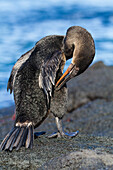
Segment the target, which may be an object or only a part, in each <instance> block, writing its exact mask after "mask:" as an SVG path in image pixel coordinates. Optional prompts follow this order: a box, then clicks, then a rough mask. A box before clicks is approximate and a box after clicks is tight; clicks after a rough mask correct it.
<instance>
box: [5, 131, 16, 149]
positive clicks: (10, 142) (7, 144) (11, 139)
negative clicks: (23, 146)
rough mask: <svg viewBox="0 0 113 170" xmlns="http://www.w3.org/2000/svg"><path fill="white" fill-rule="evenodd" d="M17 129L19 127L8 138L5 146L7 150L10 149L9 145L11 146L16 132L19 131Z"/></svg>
mask: <svg viewBox="0 0 113 170" xmlns="http://www.w3.org/2000/svg"><path fill="white" fill-rule="evenodd" d="M17 131H18V129H16V130H14V132H13V133H12V135H11V136H10V137H9V139H8V141H7V143H6V145H5V148H4V149H5V150H7V149H9V147H10V146H11V144H12V142H13V140H14V138H15V134H16V133H17Z"/></svg>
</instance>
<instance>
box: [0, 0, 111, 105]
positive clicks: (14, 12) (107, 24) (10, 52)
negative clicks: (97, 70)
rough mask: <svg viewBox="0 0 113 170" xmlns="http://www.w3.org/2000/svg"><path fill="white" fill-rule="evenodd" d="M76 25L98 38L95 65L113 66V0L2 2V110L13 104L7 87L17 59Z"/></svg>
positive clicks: (0, 7) (0, 102)
mask: <svg viewBox="0 0 113 170" xmlns="http://www.w3.org/2000/svg"><path fill="white" fill-rule="evenodd" d="M72 25H79V26H82V27H84V28H86V29H87V30H88V31H89V32H90V33H91V34H92V36H93V37H94V40H95V45H96V56H95V60H94V62H96V61H99V60H102V61H103V62H104V63H105V64H107V65H113V1H112V0H107V1H105V0H103V1H102V0H99V1H98V0H93V1H90V0H85V1H84V0H81V1H80V2H77V1H76V0H55V1H54V0H44V1H38V0H33V1H31V0H24V1H23V0H17V1H15V0H11V1H9V0H0V108H2V107H8V106H10V105H12V104H13V96H12V95H9V93H7V91H6V87H7V81H8V77H9V75H10V72H11V69H12V67H13V65H14V63H15V62H16V60H17V59H18V58H19V57H20V56H21V55H22V54H23V53H25V52H26V51H27V50H29V49H30V48H32V47H33V46H34V45H35V42H36V41H38V40H39V39H40V38H42V37H44V36H46V35H51V34H59V35H64V34H65V33H66V30H67V28H68V27H70V26H72ZM68 65H69V62H68V63H67V65H66V67H67V66H68ZM65 69H66V68H65Z"/></svg>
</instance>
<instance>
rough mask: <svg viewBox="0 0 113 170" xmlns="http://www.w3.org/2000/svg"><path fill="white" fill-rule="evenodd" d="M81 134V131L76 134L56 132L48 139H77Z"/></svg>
mask: <svg viewBox="0 0 113 170" xmlns="http://www.w3.org/2000/svg"><path fill="white" fill-rule="evenodd" d="M78 133H79V131H76V132H71V133H67V132H63V131H62V133H60V132H54V133H53V134H51V135H49V136H48V138H67V137H70V138H72V137H75V136H77V135H78Z"/></svg>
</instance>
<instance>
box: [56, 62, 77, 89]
mask: <svg viewBox="0 0 113 170" xmlns="http://www.w3.org/2000/svg"><path fill="white" fill-rule="evenodd" d="M78 72H79V68H78V67H76V66H75V64H72V63H71V64H70V65H69V67H68V69H67V70H66V72H65V73H64V74H63V75H62V76H61V78H60V79H59V80H58V81H57V83H56V85H55V87H56V88H57V90H60V89H61V88H62V87H63V85H64V84H65V83H66V82H68V81H69V80H70V79H72V78H73V77H75V76H77V74H78Z"/></svg>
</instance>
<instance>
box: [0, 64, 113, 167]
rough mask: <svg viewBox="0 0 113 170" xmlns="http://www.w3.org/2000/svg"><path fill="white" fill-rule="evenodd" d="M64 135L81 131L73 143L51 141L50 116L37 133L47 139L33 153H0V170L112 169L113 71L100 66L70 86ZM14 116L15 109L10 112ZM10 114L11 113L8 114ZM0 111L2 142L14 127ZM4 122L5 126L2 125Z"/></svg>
mask: <svg viewBox="0 0 113 170" xmlns="http://www.w3.org/2000/svg"><path fill="white" fill-rule="evenodd" d="M68 88H69V102H68V114H66V115H65V117H64V119H63V124H64V126H65V131H75V130H79V132H80V133H79V135H78V136H77V137H76V138H72V139H48V138H47V135H48V134H50V133H52V132H54V131H56V126H55V123H54V118H53V117H52V116H51V115H50V116H49V117H48V118H47V119H46V120H45V121H44V123H42V124H41V126H40V127H39V128H38V129H36V130H37V131H42V130H44V131H45V129H46V132H47V133H46V135H44V136H41V137H40V138H38V139H36V140H35V141H34V147H33V149H32V150H28V149H27V150H26V149H24V148H22V149H21V150H20V151H15V150H14V151H13V152H11V153H10V152H2V151H1V152H0V169H11V170H12V169H42V170H44V169H47V170H52V169H58V170H59V169H66V170H70V169H81V170H82V169H83V170H87V169H89V170H91V169H95V170H97V169H101V170H104V169H106V170H108V169H111V170H112V169H113V67H112V66H111V67H110V66H109V67H108V66H105V65H104V64H103V63H102V62H98V63H96V64H94V65H93V66H91V67H90V68H89V69H88V70H87V71H86V72H85V73H83V74H82V75H80V76H78V77H76V78H74V79H72V80H71V81H70V82H69V83H68ZM10 109H11V111H10V112H11V113H13V110H14V107H12V108H10ZM8 111H9V110H8ZM3 113H4V112H3V110H2V111H0V122H1V123H0V139H2V138H3V137H4V136H5V134H6V133H7V132H8V131H9V128H11V126H12V125H13V121H12V120H11V114H7V110H5V113H6V114H5V117H3V115H4V114H3ZM3 119H5V122H4V121H3Z"/></svg>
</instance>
